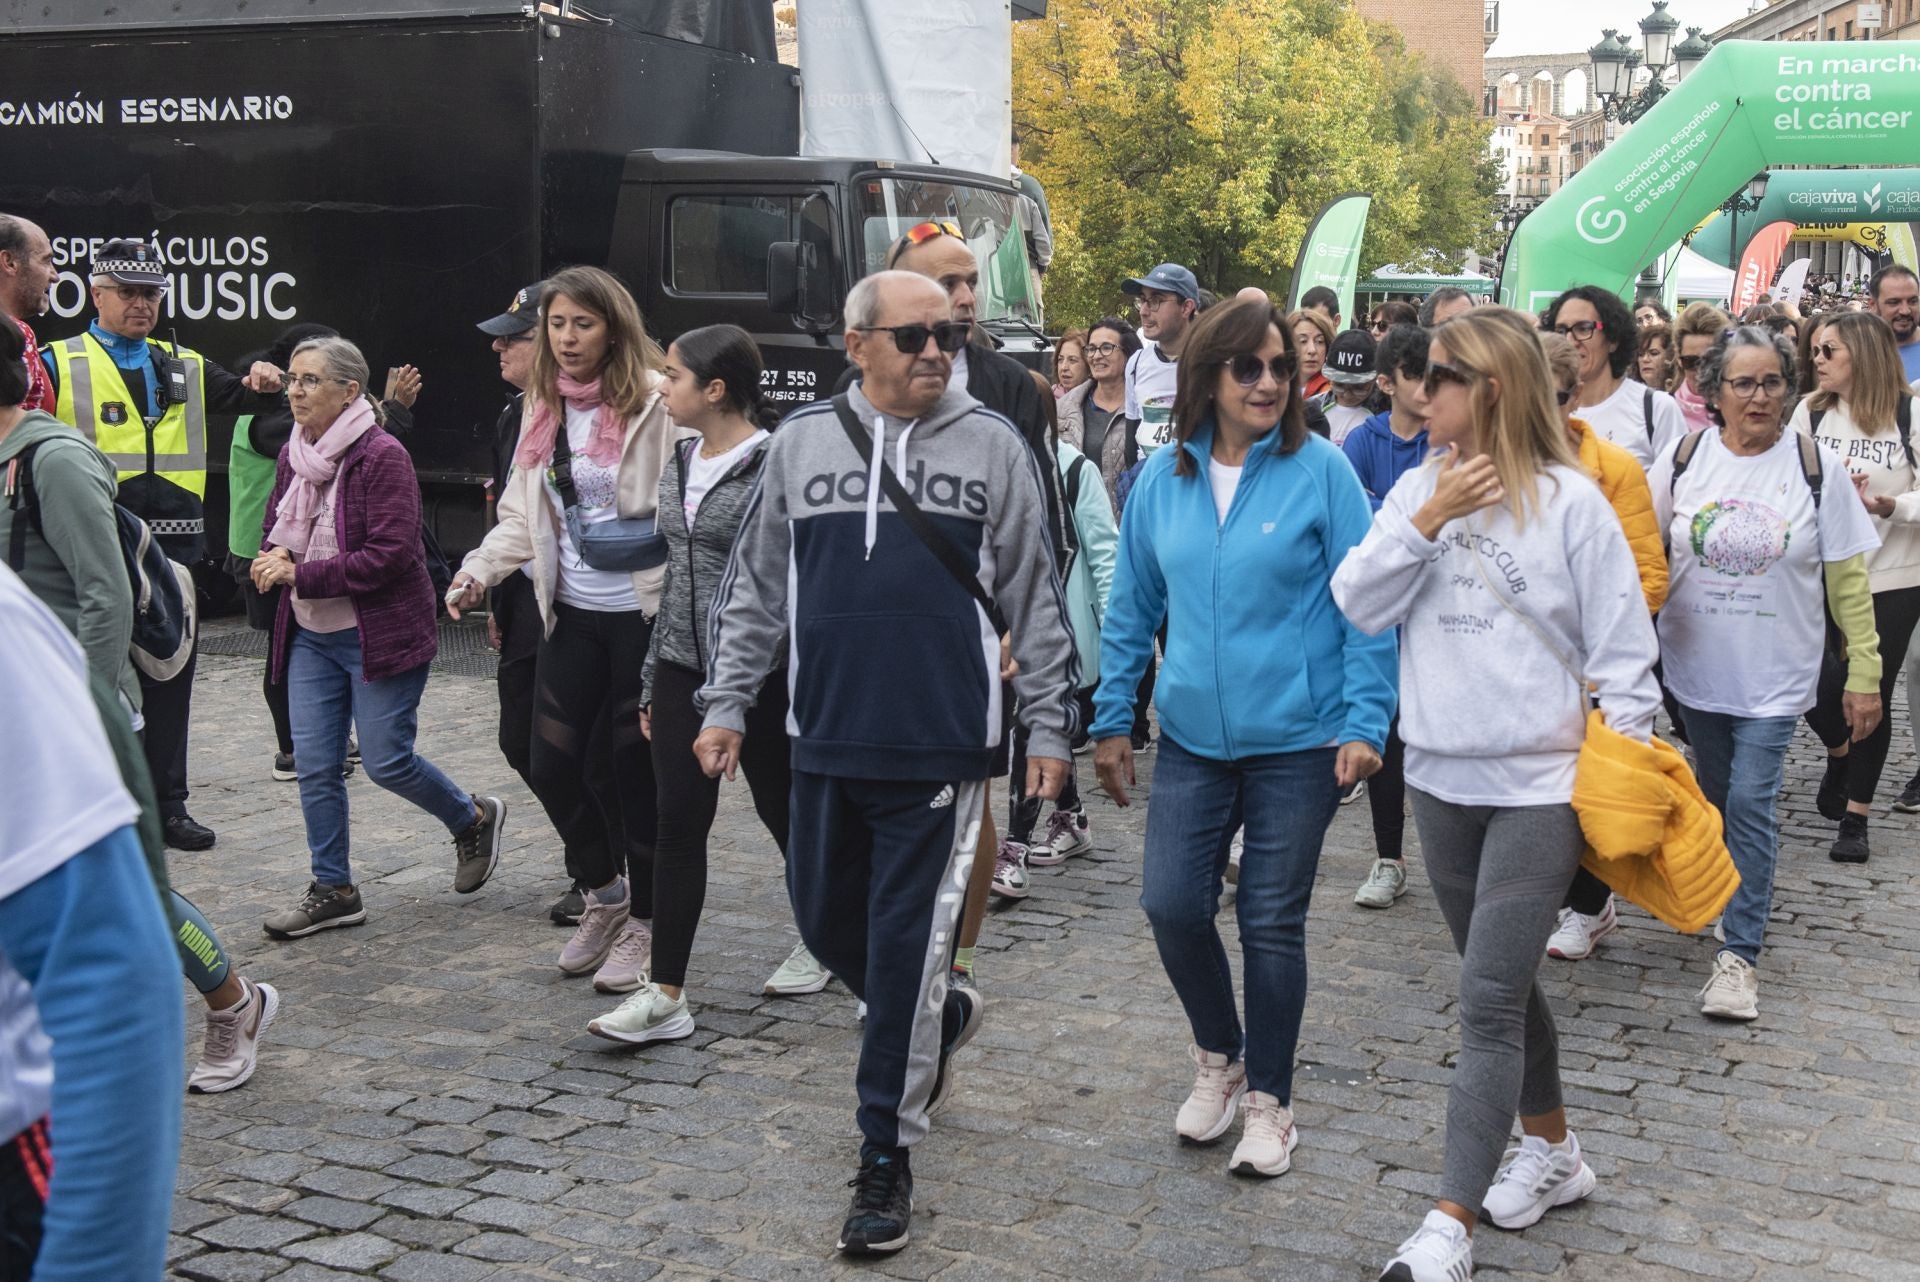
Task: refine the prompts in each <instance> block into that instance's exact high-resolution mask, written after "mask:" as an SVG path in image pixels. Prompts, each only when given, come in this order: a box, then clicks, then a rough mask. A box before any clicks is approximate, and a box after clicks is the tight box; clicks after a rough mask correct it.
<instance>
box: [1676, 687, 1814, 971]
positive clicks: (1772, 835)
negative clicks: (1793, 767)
mask: <svg viewBox="0 0 1920 1282" xmlns="http://www.w3.org/2000/svg"><path fill="white" fill-rule="evenodd" d="M1680 716H1681V718H1682V719H1683V720H1684V721H1685V722H1686V730H1687V738H1688V739H1689V740H1690V741H1691V742H1692V744H1693V752H1694V757H1695V759H1696V760H1698V761H1699V763H1700V791H1702V792H1704V793H1706V794H1707V800H1708V801H1710V802H1712V803H1713V804H1714V805H1715V806H1717V807H1719V810H1720V815H1721V818H1722V819H1723V820H1724V821H1725V823H1726V829H1727V851H1728V853H1730V854H1731V855H1732V856H1733V866H1734V867H1735V868H1737V869H1738V870H1739V872H1740V888H1739V889H1738V890H1736V891H1734V892H1733V899H1732V900H1731V901H1729V902H1728V904H1727V911H1726V913H1725V914H1724V915H1723V916H1722V918H1721V922H1720V924H1721V926H1722V927H1723V928H1724V929H1725V931H1726V936H1727V943H1726V950H1727V951H1728V952H1730V953H1732V954H1734V955H1735V956H1737V957H1739V958H1741V959H1742V960H1744V961H1747V962H1749V963H1752V962H1756V961H1758V960H1760V948H1761V945H1762V944H1763V943H1765V941H1766V937H1767V914H1768V913H1770V912H1772V911H1773V866H1774V863H1775V862H1776V861H1777V860H1778V858H1779V854H1780V823H1779V819H1778V817H1777V816H1776V814H1775V811H1774V804H1775V800H1776V799H1777V798H1778V797H1779V796H1780V778H1781V775H1782V774H1783V773H1784V772H1785V770H1786V764H1787V745H1788V744H1790V743H1792V742H1793V726H1794V723H1795V722H1796V721H1798V720H1799V719H1800V718H1798V717H1733V716H1728V715H1727V714H1726V713H1724V712H1701V711H1700V710H1699V709H1697V708H1689V707H1685V706H1684V705H1683V706H1682V707H1681V709H1680Z"/></svg>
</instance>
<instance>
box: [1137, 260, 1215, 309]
mask: <svg viewBox="0 0 1920 1282" xmlns="http://www.w3.org/2000/svg"><path fill="white" fill-rule="evenodd" d="M1120 288H1121V290H1123V291H1124V292H1126V293H1129V294H1138V293H1141V292H1142V291H1144V290H1149V289H1157V290H1159V291H1160V292H1161V293H1163V294H1177V295H1179V296H1180V297H1181V298H1184V299H1187V300H1189V301H1190V302H1195V303H1197V302H1199V301H1200V282H1199V281H1197V280H1195V279H1194V278H1193V273H1192V272H1190V271H1188V270H1187V269H1186V268H1184V267H1182V266H1181V265H1180V264H1179V263H1161V264H1160V265H1159V266H1158V267H1156V268H1154V269H1153V270H1152V271H1150V272H1148V273H1147V274H1146V275H1145V276H1135V277H1134V278H1133V279H1132V280H1129V281H1127V282H1125V283H1124V284H1122V285H1121V286H1120Z"/></svg>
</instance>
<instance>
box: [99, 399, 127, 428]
mask: <svg viewBox="0 0 1920 1282" xmlns="http://www.w3.org/2000/svg"><path fill="white" fill-rule="evenodd" d="M100 421H101V422H102V423H105V424H106V425H107V426H108V427H119V426H120V425H121V424H122V423H124V422H126V421H127V407H126V405H125V404H124V403H123V402H121V401H108V402H107V403H106V404H105V405H102V406H101V407H100Z"/></svg>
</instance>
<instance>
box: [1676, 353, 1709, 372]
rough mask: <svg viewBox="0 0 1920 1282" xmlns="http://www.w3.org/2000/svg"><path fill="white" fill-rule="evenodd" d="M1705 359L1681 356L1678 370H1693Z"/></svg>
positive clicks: (1702, 357)
mask: <svg viewBox="0 0 1920 1282" xmlns="http://www.w3.org/2000/svg"><path fill="white" fill-rule="evenodd" d="M1705 359H1706V357H1704V356H1682V357H1681V358H1680V368H1681V369H1694V368H1696V367H1697V366H1698V365H1699V364H1700V362H1701V361H1703V360H1705Z"/></svg>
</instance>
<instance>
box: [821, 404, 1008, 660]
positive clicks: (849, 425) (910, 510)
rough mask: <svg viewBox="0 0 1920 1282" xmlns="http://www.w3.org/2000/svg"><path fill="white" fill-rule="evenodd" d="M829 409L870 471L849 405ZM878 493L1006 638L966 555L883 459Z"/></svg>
mask: <svg viewBox="0 0 1920 1282" xmlns="http://www.w3.org/2000/svg"><path fill="white" fill-rule="evenodd" d="M833 409H834V414H835V415H836V416H837V417H838V418H839V420H840V428H841V430H842V431H844V432H845V433H846V434H847V440H848V441H849V442H850V443H851V444H852V445H853V448H854V451H855V452H856V453H857V454H859V455H860V463H861V465H862V466H863V467H865V468H867V469H869V470H871V469H872V467H873V449H874V444H873V441H872V440H871V439H870V438H869V437H868V435H867V433H866V430H865V429H864V428H862V427H861V426H860V418H859V416H858V415H856V414H855V413H854V412H853V406H852V404H850V403H849V402H848V400H847V398H846V397H845V396H844V395H842V396H836V397H834V398H833ZM880 492H881V493H882V494H885V495H886V496H887V502H889V503H891V504H893V508H894V511H896V512H898V513H899V514H900V519H901V520H903V521H905V522H906V523H907V528H908V529H909V530H912V531H913V535H914V537H915V538H917V539H919V540H920V542H921V543H923V544H925V545H926V549H927V551H929V552H931V553H933V559H934V560H936V561H938V562H940V566H941V568H942V569H944V570H945V571H946V572H947V573H948V574H950V575H952V576H953V579H954V581H955V582H956V583H958V584H959V585H960V586H961V587H963V588H965V589H966V590H967V595H968V596H970V597H972V598H973V599H974V602H975V604H977V605H978V606H979V607H980V608H981V609H982V610H984V611H986V615H987V621H988V622H990V623H992V624H993V629H994V631H995V632H997V633H998V634H999V635H1001V636H1005V635H1007V632H1008V628H1007V620H1006V616H1005V615H1003V614H1001V613H1000V607H999V606H997V605H995V604H994V603H993V598H992V597H990V596H988V595H987V590H986V589H985V588H983V587H981V586H980V577H979V574H978V572H977V570H976V569H975V568H974V567H973V566H970V565H969V564H968V557H967V554H966V553H965V552H964V551H962V550H961V548H960V545H959V544H957V543H955V542H954V541H953V540H952V539H950V538H948V537H947V536H946V535H944V534H942V533H941V532H940V531H939V529H938V528H937V527H936V526H935V525H934V524H933V522H932V521H931V520H929V519H928V518H927V514H926V513H925V512H922V511H921V510H920V505H919V504H917V503H915V502H914V501H913V496H912V495H911V494H908V493H907V487H906V486H904V485H902V484H900V478H899V477H898V476H895V475H894V472H893V467H892V466H891V465H890V464H889V463H887V461H886V459H885V457H884V456H883V457H882V458H881V460H880Z"/></svg>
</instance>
